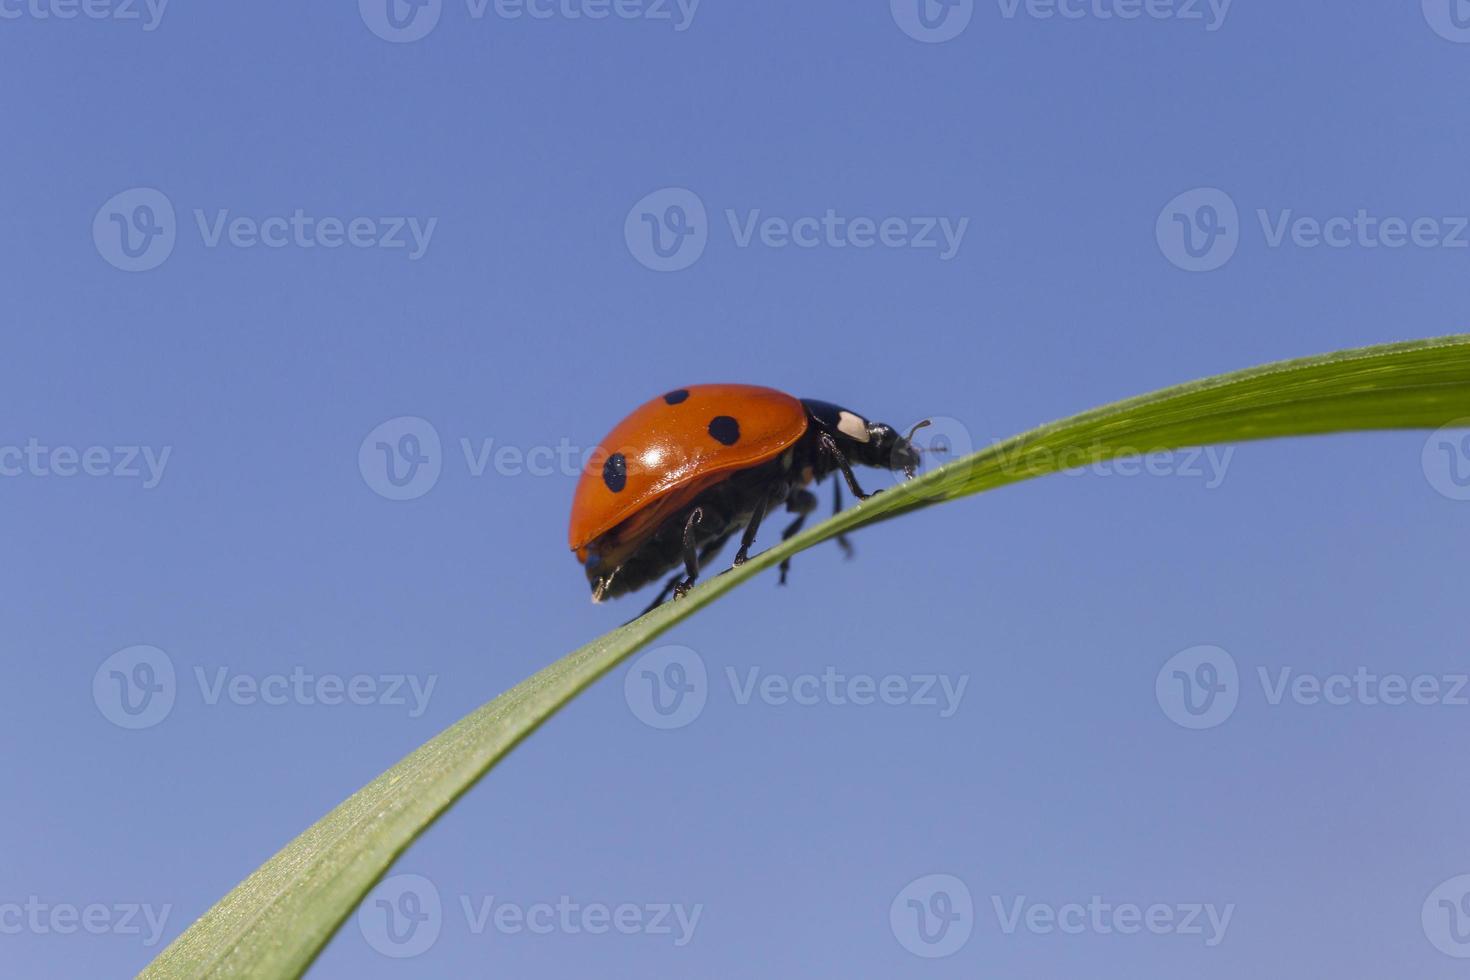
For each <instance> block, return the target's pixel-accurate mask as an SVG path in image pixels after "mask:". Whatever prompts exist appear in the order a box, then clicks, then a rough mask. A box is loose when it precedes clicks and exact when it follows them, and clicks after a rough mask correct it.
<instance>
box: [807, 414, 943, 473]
mask: <svg viewBox="0 0 1470 980" xmlns="http://www.w3.org/2000/svg"><path fill="white" fill-rule="evenodd" d="M801 403H802V404H803V405H805V406H806V411H807V415H808V416H810V418H811V420H812V423H813V424H814V425H816V426H817V427H818V428H819V429H821V430H822V431H823V432H826V433H828V434H829V435H831V436H832V438H833V439H834V440H835V441H836V442H837V447H838V448H839V449H841V450H842V453H843V455H845V456H846V457H847V458H848V459H850V460H852V461H853V462H854V463H861V464H863V465H864V466H873V467H877V468H878V469H884V470H903V471H904V473H906V474H907V475H909V476H913V475H914V472H915V471H916V470H917V469H918V468H919V450H918V449H916V448H915V447H914V444H913V443H912V442H910V441H909V440H910V437H912V436H913V434H914V430H917V429H919V428H920V427H921V426H924V425H927V424H928V423H927V422H920V423H919V425H916V426H914V430H910V432H909V434H908V436H901V435H899V434H898V430H896V429H894V428H893V426H891V425H887V424H885V423H883V422H869V421H868V420H867V419H865V418H863V417H862V416H861V415H859V414H858V413H856V412H852V411H849V410H847V409H845V408H842V407H840V406H838V405H833V404H832V403H831V402H823V401H817V400H816V399H813V398H803V399H802V400H801Z"/></svg>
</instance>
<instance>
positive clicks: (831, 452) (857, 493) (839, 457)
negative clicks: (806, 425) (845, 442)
mask: <svg viewBox="0 0 1470 980" xmlns="http://www.w3.org/2000/svg"><path fill="white" fill-rule="evenodd" d="M820 442H821V446H822V451H823V452H824V453H826V454H827V455H828V456H830V457H831V458H832V461H833V462H835V463H836V464H837V467H838V468H839V469H840V470H842V476H843V478H844V479H846V480H847V489H849V490H851V491H852V495H853V496H854V497H856V498H857V499H859V500H867V499H868V498H869V497H872V496H875V495H877V494H879V493H882V491H881V490H874V491H873V492H872V493H863V488H862V487H860V486H858V481H857V477H855V476H853V475H852V466H851V464H849V463H848V462H847V457H846V456H844V455H843V454H842V450H841V449H839V448H837V440H836V439H833V438H832V436H831V435H830V434H828V433H826V432H823V433H822V437H821V439H820Z"/></svg>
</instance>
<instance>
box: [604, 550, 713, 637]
mask: <svg viewBox="0 0 1470 980" xmlns="http://www.w3.org/2000/svg"><path fill="white" fill-rule="evenodd" d="M729 540H730V535H729V534H722V535H720V536H719V537H718V538H715V539H714V540H713V541H710V542H709V543H707V544H706V545H705V546H704V547H703V548H700V549H699V567H700V568H703V567H704V566H705V565H707V564H708V563H709V561H710V559H711V558H713V557H714V556H715V555H716V554H717V553H718V552H719V550H720V549H721V548H723V547H724V546H725V542H726V541H729ZM682 581H684V576H683V575H682V574H680V575H675V576H674V577H673V578H671V579H669V580H668V581H667V582H665V583H664V587H663V588H662V589H660V590H659V593H658V595H657V596H656V597H654V600H653V601H652V602H650V603H649V604H648V605H647V606H645V607H644V609H643V612H641V613H639V614H638V615H640V616H643V615H646V614H647V613H651V612H653V611H654V610H655V609H657V608H658V607H659V606H662V605H663V604H664V600H665V599H667V598H668V597H669V593H670V592H673V591H674V589H675V588H677V587H678V585H679V583H680V582H682ZM623 625H625V626H626V625H627V624H626V623H624V624H623Z"/></svg>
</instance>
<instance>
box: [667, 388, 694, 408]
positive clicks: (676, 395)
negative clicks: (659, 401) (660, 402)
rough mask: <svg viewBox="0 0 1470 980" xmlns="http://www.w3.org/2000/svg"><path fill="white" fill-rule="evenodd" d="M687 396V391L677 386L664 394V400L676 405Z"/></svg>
mask: <svg viewBox="0 0 1470 980" xmlns="http://www.w3.org/2000/svg"><path fill="white" fill-rule="evenodd" d="M688 397H689V392H688V391H687V390H686V389H684V388H679V389H677V390H675V391H671V392H669V393H668V394H667V395H664V402H665V403H666V404H669V405H677V404H679V403H680V402H682V401H683V400H684V399H686V398H688Z"/></svg>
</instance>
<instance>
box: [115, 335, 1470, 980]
mask: <svg viewBox="0 0 1470 980" xmlns="http://www.w3.org/2000/svg"><path fill="white" fill-rule="evenodd" d="M1464 416H1470V335H1460V336H1454V337H1444V338H1440V339H1437V340H1425V341H1414V342H1410V343H1404V344H1391V345H1385V346H1380V347H1369V348H1362V349H1358V350H1350V351H1343V352H1340V353H1337V354H1329V355H1325V356H1321V357H1312V358H1304V359H1301V360H1295V361H1285V362H1281V363H1277V364H1271V365H1267V366H1264V367H1259V368H1252V369H1249V370H1245V371H1238V372H1235V373H1232V374H1226V375H1221V376H1218V377H1215V378H1209V379H1206V380H1203V381H1196V382H1192V383H1190V384H1185V385H1180V386H1178V387H1175V388H1168V389H1165V390H1163V391H1159V392H1155V393H1153V394H1150V395H1144V396H1141V397H1138V398H1133V399H1129V400H1127V401H1122V402H1117V403H1115V404H1112V405H1107V406H1104V407H1102V408H1098V409H1095V410H1093V411H1089V412H1084V413H1082V414H1081V415H1077V416H1074V417H1072V418H1069V419H1066V420H1063V421H1060V422H1054V423H1052V424H1050V425H1044V426H1041V427H1040V428H1038V429H1034V430H1032V431H1030V432H1027V433H1024V434H1023V435H1019V436H1016V437H1014V438H1012V439H1009V440H1006V441H1005V442H1002V443H998V444H996V445H994V446H991V447H990V448H988V449H985V450H982V451H981V452H978V453H975V454H974V455H972V456H968V457H966V458H964V459H959V460H956V461H954V462H953V463H950V464H948V465H946V466H943V467H940V468H939V469H936V470H934V471H933V472H930V473H926V474H924V475H923V476H921V477H919V478H918V479H916V480H912V481H909V482H907V483H904V484H902V485H900V486H898V487H895V488H893V489H891V490H889V491H887V492H885V493H882V494H879V495H878V496H876V497H873V498H871V499H869V500H867V501H865V502H863V503H861V504H858V505H856V506H854V507H852V508H850V509H848V510H846V511H844V512H842V513H841V514H839V515H837V516H836V517H834V518H832V519H831V520H828V521H825V522H823V523H822V524H820V525H818V526H817V527H814V528H812V529H811V530H809V531H807V532H806V533H804V534H801V535H798V536H797V537H794V538H792V539H791V540H789V541H787V542H784V543H782V544H780V545H777V546H776V547H773V548H771V549H769V550H767V551H766V552H764V553H763V554H760V555H758V556H756V557H755V558H752V559H751V560H750V561H749V562H747V563H745V564H744V565H742V566H740V567H739V568H737V569H734V570H732V571H730V572H727V573H725V574H722V575H719V576H716V577H714V578H713V579H711V580H710V581H709V582H707V583H705V584H704V585H701V586H699V587H698V588H696V589H694V590H693V591H692V592H691V593H690V594H689V595H688V596H687V597H686V598H684V599H682V600H680V601H678V602H673V603H667V604H665V605H664V606H662V607H660V608H658V609H656V610H654V611H653V612H651V613H649V614H648V615H646V616H644V617H642V618H640V619H638V620H636V621H634V622H632V623H629V624H627V625H625V626H623V627H621V628H619V629H616V630H613V631H612V632H611V633H608V634H607V635H605V636H603V637H601V638H599V639H597V640H594V641H593V642H592V643H589V644H587V645H586V646H584V647H582V648H581V649H579V650H576V651H574V652H572V653H571V654H569V655H567V656H566V657H564V658H562V659H561V660H558V661H557V662H556V663H553V664H551V665H550V666H549V667H547V668H545V669H544V670H542V671H540V672H539V673H537V674H535V675H533V676H532V677H530V678H528V679H526V680H525V681H523V682H521V683H520V684H518V685H516V686H515V687H513V688H511V689H510V690H509V691H506V692H505V693H504V694H502V695H500V696H499V697H497V698H496V699H495V700H493V701H491V702H490V703H488V704H486V705H484V706H483V707H481V708H479V709H478V710H476V711H474V712H472V713H471V714H469V715H467V716H466V717H464V718H463V719H461V720H460V721H459V722H457V723H456V724H454V725H452V726H450V727H449V728H447V729H445V730H444V731H443V732H441V733H440V734H439V735H436V736H435V737H434V738H432V739H430V740H429V741H428V742H426V743H425V744H424V745H423V746H421V747H420V748H419V749H417V750H416V751H414V752H413V753H411V754H410V755H408V756H407V757H406V758H404V759H403V760H402V761H401V762H399V763H398V764H397V765H395V766H394V767H393V768H391V769H389V770H388V771H387V772H385V773H383V774H382V775H381V776H379V777H378V778H377V779H375V780H373V781H372V782H371V783H369V784H368V785H366V786H364V787H363V788H362V789H360V790H359V791H358V792H356V793H354V794H353V795H352V796H351V797H349V798H348V799H347V800H346V801H345V802H343V803H342V804H341V805H339V806H338V807H337V808H336V809H334V810H332V811H331V812H330V813H328V814H327V815H326V816H325V817H323V818H322V819H321V820H319V821H317V823H315V824H313V825H312V826H311V827H310V828H308V829H307V830H306V831H305V832H304V833H302V834H301V836H299V837H297V838H296V839H295V840H293V841H291V842H290V843H289V844H287V845H286V846H285V847H284V848H282V849H281V850H280V851H279V852H278V853H277V854H276V855H275V856H274V857H272V858H271V859H270V860H268V861H267V862H266V863H265V864H263V865H262V866H261V867H260V868H259V869H257V870H256V871H255V872H254V873H253V874H251V875H250V876H249V877H248V878H246V879H245V880H244V881H243V882H241V883H240V884H239V885H237V886H236V887H235V888H234V889H233V890H232V891H230V893H229V894H227V895H226V896H225V897H224V898H223V899H221V900H220V901H219V903H218V904H216V905H215V906H214V907H213V908H212V909H210V910H209V911H208V912H207V913H206V914H205V915H204V916H202V917H201V918H200V919H199V920H198V921H196V922H195V923H194V924H193V925H192V926H190V927H189V929H188V930H186V931H185V932H184V933H183V935H181V936H179V938H178V939H176V940H175V941H174V942H173V943H172V944H170V945H169V947H168V948H167V949H165V950H164V951H163V952H162V953H161V954H159V956H158V958H157V959H156V960H154V962H153V963H152V964H150V966H149V967H148V968H147V969H146V970H145V971H144V973H143V976H146V977H158V978H172V977H187V978H191V980H193V978H199V977H224V976H294V975H298V974H300V973H301V972H303V971H304V970H305V969H306V968H307V967H308V966H309V965H310V964H311V962H312V960H313V959H315V957H316V956H317V954H318V953H319V952H320V951H321V949H322V947H323V946H325V945H326V943H327V941H328V940H329V939H330V938H331V936H332V934H333V933H334V932H335V931H336V930H337V928H338V927H339V926H340V925H341V924H342V922H343V921H345V920H346V918H347V917H348V916H349V915H350V914H351V913H352V911H353V909H354V908H355V907H356V906H357V904H358V902H359V901H360V900H361V899H362V898H363V896H364V895H366V894H367V892H368V891H369V890H370V889H371V888H372V887H373V885H374V884H375V883H376V882H377V881H378V880H379V879H380V878H381V877H382V876H383V874H384V873H385V872H386V871H387V869H388V867H389V866H390V865H391V864H392V863H393V861H394V860H395V859H396V858H397V857H398V855H400V854H401V853H403V851H404V849H405V848H407V847H408V846H409V845H410V844H411V843H413V841H414V840H415V839H416V838H417V837H418V836H419V835H420V834H422V833H423V832H424V831H425V830H426V829H427V828H428V827H429V826H430V825H431V824H432V823H433V822H434V821H435V820H436V819H438V817H439V816H440V815H441V814H442V813H444V811H446V810H447V809H449V807H450V806H452V805H453V804H454V802H455V800H457V799H458V798H459V797H460V796H461V795H462V794H464V793H465V792H466V791H467V790H469V788H470V787H471V786H473V785H474V784H475V783H476V782H477V781H478V780H479V779H480V777H481V776H483V775H484V774H485V773H486V772H487V771H488V770H489V769H490V768H491V767H492V766H494V765H495V763H496V762H498V761H499V760H500V759H502V758H503V757H504V756H505V755H506V753H508V752H510V750H511V749H513V748H515V746H516V745H518V744H519V743H520V742H521V740H522V739H524V738H526V737H527V736H528V735H530V734H531V732H533V731H535V730H536V728H538V727H539V726H540V725H541V724H542V722H544V721H545V720H546V719H547V718H549V717H551V715H553V714H555V713H556V711H557V710H558V709H560V708H561V707H562V706H563V705H565V704H566V703H567V702H568V701H570V700H571V699H572V698H574V697H576V696H577V695H578V694H579V693H581V692H582V691H584V690H586V689H587V687H588V686H590V685H591V684H592V683H593V682H594V681H596V680H597V679H598V678H599V677H601V676H602V675H603V674H605V673H607V672H608V671H609V670H612V669H613V668H614V667H615V666H617V665H618V664H619V663H620V662H622V661H623V660H624V659H626V658H627V657H628V656H629V655H631V654H632V653H634V652H635V651H637V650H638V649H639V648H640V647H642V646H644V645H645V644H647V643H649V642H650V641H651V640H653V639H654V638H655V637H657V636H659V635H660V634H662V633H663V632H665V631H666V630H668V629H669V628H671V627H672V626H674V625H675V624H676V623H678V622H680V621H681V620H683V619H686V618H687V617H689V616H690V615H692V614H693V613H695V612H697V611H698V610H699V609H700V608H702V607H703V606H705V605H707V604H709V603H710V602H713V601H714V600H715V599H717V598H719V597H720V596H722V595H724V594H725V593H726V592H728V591H730V590H731V589H733V588H734V587H735V586H737V585H740V584H741V583H743V582H745V581H747V580H748V579H750V578H752V577H753V576H755V575H758V574H759V573H760V572H762V571H764V570H765V569H768V568H770V567H772V566H773V565H775V564H776V563H778V562H779V561H781V559H782V558H784V557H786V556H787V555H791V554H795V553H796V552H799V551H801V550H803V549H805V548H809V547H811V546H812V545H814V544H817V543H818V542H821V541H823V540H826V539H827V538H831V537H833V536H835V535H836V534H838V533H840V532H843V531H850V530H852V529H854V528H856V527H859V526H861V525H864V524H869V523H872V522H874V521H878V520H885V519H888V518H891V517H894V516H897V515H898V514H901V513H906V512H908V511H910V510H914V509H917V508H920V507H926V506H931V505H933V504H935V503H938V502H941V501H944V500H949V499H954V498H957V497H963V496H967V495H969V494H973V493H978V492H980V491H982V490H988V489H991V488H994V487H998V486H1002V485H1005V484H1008V483H1014V482H1017V481H1019V480H1024V479H1029V478H1031V477H1036V476H1041V475H1044V474H1047V473H1053V472H1057V471H1059V470H1062V469H1067V468H1071V467H1076V466H1081V465H1085V464H1087V463H1091V462H1095V461H1100V460H1104V459H1109V458H1114V457H1117V456H1120V455H1131V454H1134V453H1142V452H1151V451H1155V450H1170V449H1180V448H1185V447H1190V446H1200V445H1208V444H1213V443H1218V442H1227V441H1229V442H1237V441H1243V440H1249V439H1266V438H1273V437H1280V436H1293V435H1310V434H1318V433H1327V432H1345V431H1354V430H1368V429H1391V428H1431V429H1432V428H1438V427H1439V426H1441V425H1444V424H1445V423H1447V422H1449V421H1451V420H1454V419H1456V418H1460V417H1464Z"/></svg>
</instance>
